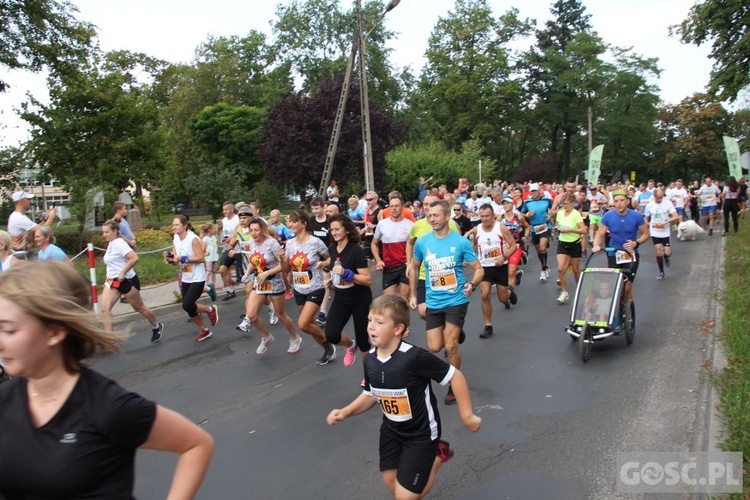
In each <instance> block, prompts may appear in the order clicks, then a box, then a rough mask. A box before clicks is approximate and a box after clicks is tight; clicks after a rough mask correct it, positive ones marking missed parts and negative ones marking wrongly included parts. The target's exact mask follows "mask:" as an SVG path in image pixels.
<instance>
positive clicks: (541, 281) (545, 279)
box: [539, 271, 547, 283]
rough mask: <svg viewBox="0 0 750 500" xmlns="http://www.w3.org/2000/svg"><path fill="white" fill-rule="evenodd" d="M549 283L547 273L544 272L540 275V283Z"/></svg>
mask: <svg viewBox="0 0 750 500" xmlns="http://www.w3.org/2000/svg"><path fill="white" fill-rule="evenodd" d="M546 281H547V273H545V272H544V271H542V274H540V275H539V283H544V282H546Z"/></svg>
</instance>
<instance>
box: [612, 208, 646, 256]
mask: <svg viewBox="0 0 750 500" xmlns="http://www.w3.org/2000/svg"><path fill="white" fill-rule="evenodd" d="M644 222H645V220H644V219H643V214H641V213H640V212H638V211H637V210H633V209H631V208H629V209H628V213H627V214H625V215H620V214H619V212H617V210H610V211H608V212H607V213H606V214H604V215H602V225H604V226H607V229H609V234H610V235H611V238H610V240H609V246H611V247H614V248H623V245H625V242H626V241H628V240H633V241H635V239H636V238H637V237H638V228H639V227H641V226H642V225H643V224H644ZM635 254H636V255H638V249H636V250H635ZM607 255H609V256H610V257H611V256H614V252H607Z"/></svg>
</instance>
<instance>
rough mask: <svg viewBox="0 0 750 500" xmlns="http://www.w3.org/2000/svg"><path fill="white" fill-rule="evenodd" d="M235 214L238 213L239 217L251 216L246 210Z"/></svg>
mask: <svg viewBox="0 0 750 500" xmlns="http://www.w3.org/2000/svg"><path fill="white" fill-rule="evenodd" d="M237 215H239V216H240V217H252V216H253V214H249V213H247V212H242V213H241V214H237Z"/></svg>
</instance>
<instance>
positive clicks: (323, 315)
mask: <svg viewBox="0 0 750 500" xmlns="http://www.w3.org/2000/svg"><path fill="white" fill-rule="evenodd" d="M326 319H327V318H326V313H324V312H323V311H320V312H319V313H318V324H320V325H325V324H326Z"/></svg>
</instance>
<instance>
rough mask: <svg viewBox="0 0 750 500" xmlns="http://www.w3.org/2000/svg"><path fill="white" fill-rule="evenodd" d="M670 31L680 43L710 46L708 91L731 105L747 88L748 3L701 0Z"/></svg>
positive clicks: (749, 56) (749, 65)
mask: <svg viewBox="0 0 750 500" xmlns="http://www.w3.org/2000/svg"><path fill="white" fill-rule="evenodd" d="M671 30H672V31H673V32H676V33H677V34H678V35H679V36H680V39H681V40H682V42H683V43H692V44H695V45H702V44H704V43H706V42H711V44H712V45H711V53H710V57H711V59H713V60H714V66H713V69H712V70H711V81H710V82H709V89H710V91H711V92H712V93H714V94H716V95H717V96H718V98H719V99H720V100H730V101H734V100H735V99H737V95H738V94H739V93H740V91H741V90H742V89H743V88H746V87H747V86H748V85H750V3H748V2H747V1H745V0H704V1H703V2H699V3H696V4H695V5H693V6H692V7H691V8H690V13H689V14H688V17H687V19H685V20H684V21H683V22H682V23H681V24H680V25H678V26H673V27H672V28H671Z"/></svg>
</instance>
